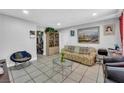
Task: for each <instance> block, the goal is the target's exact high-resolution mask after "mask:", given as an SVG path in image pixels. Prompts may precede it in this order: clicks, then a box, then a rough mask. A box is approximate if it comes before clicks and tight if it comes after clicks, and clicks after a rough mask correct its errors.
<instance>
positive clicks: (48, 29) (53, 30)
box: [45, 27, 55, 33]
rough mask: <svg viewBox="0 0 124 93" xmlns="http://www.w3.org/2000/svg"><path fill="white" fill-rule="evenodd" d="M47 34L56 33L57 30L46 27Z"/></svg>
mask: <svg viewBox="0 0 124 93" xmlns="http://www.w3.org/2000/svg"><path fill="white" fill-rule="evenodd" d="M45 32H46V33H47V32H55V29H54V28H52V27H46V29H45Z"/></svg>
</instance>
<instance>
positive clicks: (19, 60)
mask: <svg viewBox="0 0 124 93" xmlns="http://www.w3.org/2000/svg"><path fill="white" fill-rule="evenodd" d="M29 59H30V57H25V58H21V59H15V61H18V62H25V61H27V60H29Z"/></svg>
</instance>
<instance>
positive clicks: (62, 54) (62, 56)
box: [61, 51, 64, 63]
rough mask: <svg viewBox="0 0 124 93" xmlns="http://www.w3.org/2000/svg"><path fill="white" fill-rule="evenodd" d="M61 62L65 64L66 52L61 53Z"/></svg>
mask: <svg viewBox="0 0 124 93" xmlns="http://www.w3.org/2000/svg"><path fill="white" fill-rule="evenodd" d="M61 62H62V63H63V62H64V52H63V51H61Z"/></svg>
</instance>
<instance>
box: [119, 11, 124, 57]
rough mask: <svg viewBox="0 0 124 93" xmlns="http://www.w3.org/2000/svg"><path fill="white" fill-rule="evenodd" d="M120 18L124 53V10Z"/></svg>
mask: <svg viewBox="0 0 124 93" xmlns="http://www.w3.org/2000/svg"><path fill="white" fill-rule="evenodd" d="M119 19H120V36H121V43H122V54H123V55H124V12H122V14H121V16H120V18H119Z"/></svg>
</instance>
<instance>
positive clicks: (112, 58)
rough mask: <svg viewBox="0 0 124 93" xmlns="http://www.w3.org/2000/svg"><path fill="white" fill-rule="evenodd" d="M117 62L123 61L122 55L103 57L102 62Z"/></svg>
mask: <svg viewBox="0 0 124 93" xmlns="http://www.w3.org/2000/svg"><path fill="white" fill-rule="evenodd" d="M117 62H124V56H119V57H104V58H103V63H104V64H105V63H117Z"/></svg>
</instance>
